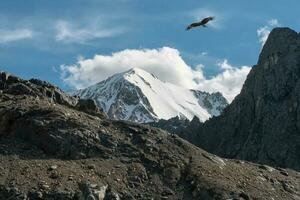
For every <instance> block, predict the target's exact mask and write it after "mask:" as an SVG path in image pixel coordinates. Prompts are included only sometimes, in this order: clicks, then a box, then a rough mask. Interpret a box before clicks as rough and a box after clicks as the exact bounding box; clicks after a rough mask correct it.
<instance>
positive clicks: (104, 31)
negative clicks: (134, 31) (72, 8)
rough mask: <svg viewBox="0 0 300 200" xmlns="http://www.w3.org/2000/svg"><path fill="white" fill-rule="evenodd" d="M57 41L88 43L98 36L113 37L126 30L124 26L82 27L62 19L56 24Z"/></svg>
mask: <svg viewBox="0 0 300 200" xmlns="http://www.w3.org/2000/svg"><path fill="white" fill-rule="evenodd" d="M55 28H56V36H55V38H56V41H63V42H66V43H86V42H88V41H90V40H93V39H97V38H106V37H113V36H116V35H118V34H121V33H123V32H124V31H125V29H124V28H111V29H108V28H103V27H101V26H100V27H99V25H94V24H93V25H88V26H86V27H80V26H78V25H74V24H71V23H70V22H68V21H64V20H60V21H58V22H57V23H56V24H55Z"/></svg>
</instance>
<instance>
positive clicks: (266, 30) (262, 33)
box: [257, 19, 280, 46]
mask: <svg viewBox="0 0 300 200" xmlns="http://www.w3.org/2000/svg"><path fill="white" fill-rule="evenodd" d="M278 26H280V23H279V22H278V20H277V19H271V20H269V21H268V23H267V25H265V26H262V27H259V28H258V29H257V36H258V39H259V42H260V43H261V46H264V44H265V43H266V41H267V39H268V37H269V34H270V32H271V30H272V29H273V28H275V27H278Z"/></svg>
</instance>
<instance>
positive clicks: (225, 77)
mask: <svg viewBox="0 0 300 200" xmlns="http://www.w3.org/2000/svg"><path fill="white" fill-rule="evenodd" d="M218 66H219V67H220V68H221V69H223V71H222V72H221V73H219V74H217V75H216V76H214V77H212V78H211V79H203V80H201V81H200V82H199V83H198V86H197V89H199V90H203V91H207V92H217V91H219V92H221V93H222V94H223V96H224V97H225V98H226V99H227V100H228V101H229V102H231V101H232V100H233V99H234V97H235V96H236V95H238V94H239V93H240V91H241V89H242V86H243V84H244V82H245V80H246V78H247V75H248V73H249V72H250V70H251V67H248V66H242V67H239V68H237V67H233V66H232V65H230V64H229V63H228V60H227V59H225V60H224V61H222V62H220V63H218Z"/></svg>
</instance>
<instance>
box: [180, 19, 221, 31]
mask: <svg viewBox="0 0 300 200" xmlns="http://www.w3.org/2000/svg"><path fill="white" fill-rule="evenodd" d="M214 19H215V17H206V18H204V19H202V20H201V21H200V22H195V23H192V24H190V25H188V27H186V29H185V30H187V31H188V30H190V29H192V28H195V27H197V26H203V27H206V24H207V23H208V22H209V21H212V20H214Z"/></svg>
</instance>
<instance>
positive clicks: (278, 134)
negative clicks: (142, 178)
mask: <svg viewBox="0 0 300 200" xmlns="http://www.w3.org/2000/svg"><path fill="white" fill-rule="evenodd" d="M180 135H181V136H182V137H184V138H186V139H187V140H189V141H190V142H192V143H194V144H196V145H197V146H199V147H201V148H204V149H205V150H207V151H209V152H212V153H215V154H217V155H220V156H224V157H227V158H235V159H244V160H249V161H252V162H257V163H262V164H268V165H272V166H279V167H285V168H292V169H295V170H298V171H299V170H300V34H298V33H297V32H295V31H293V30H291V29H289V28H276V29H274V30H273V31H272V32H271V34H270V36H269V38H268V40H267V42H266V44H265V46H264V48H263V50H262V52H261V54H260V57H259V60H258V63H257V65H255V66H254V67H253V68H252V70H251V72H250V73H249V75H248V77H247V79H246V81H245V83H244V86H243V88H242V91H241V93H240V94H239V95H238V96H237V97H236V98H235V99H234V101H233V102H232V103H231V104H230V105H229V106H228V107H227V108H226V109H225V110H224V112H223V113H222V114H221V116H219V117H215V118H212V119H211V120H208V121H207V122H205V123H200V122H199V121H198V123H197V120H193V123H191V124H190V125H189V126H188V127H187V128H185V129H184V130H183V131H182V133H181V134H180Z"/></svg>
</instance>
